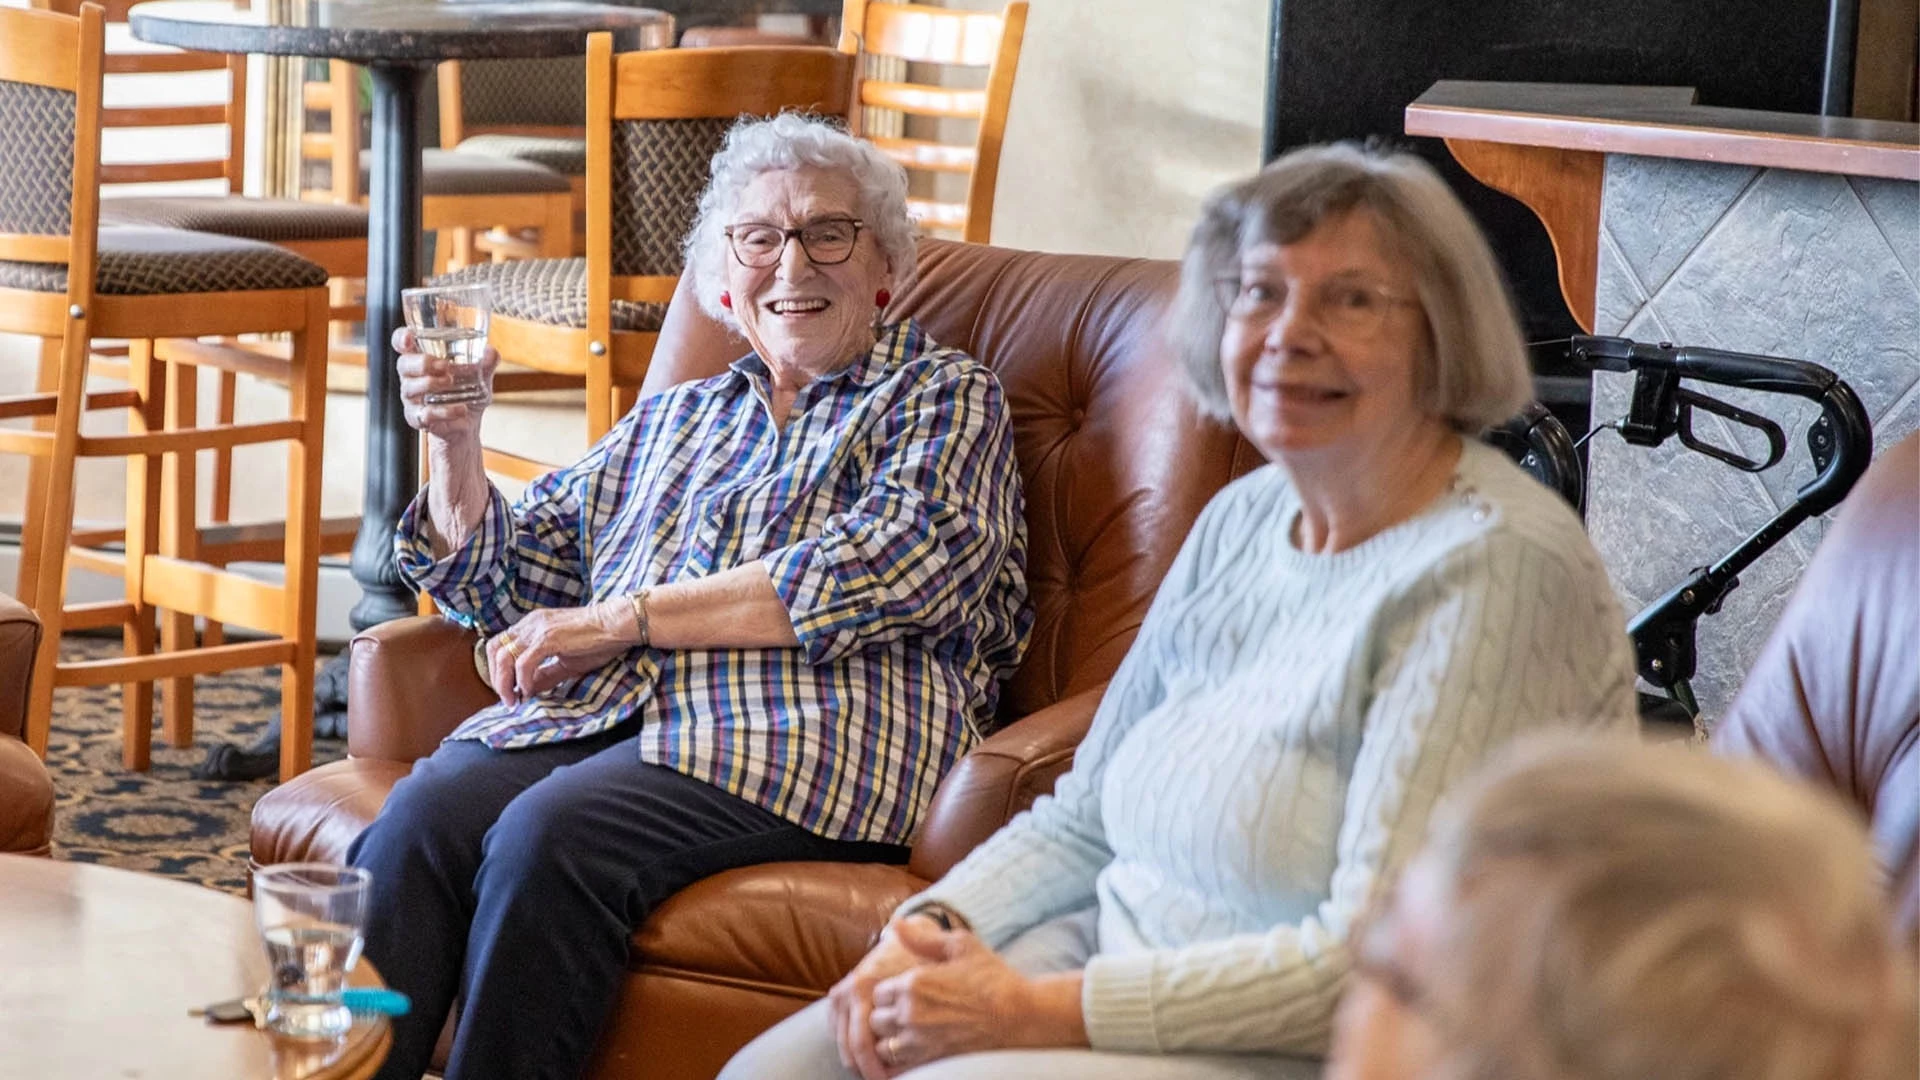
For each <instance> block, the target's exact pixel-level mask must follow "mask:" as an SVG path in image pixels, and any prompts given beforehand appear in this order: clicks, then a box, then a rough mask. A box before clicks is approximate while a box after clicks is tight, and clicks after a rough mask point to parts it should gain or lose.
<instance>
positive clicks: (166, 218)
mask: <svg viewBox="0 0 1920 1080" xmlns="http://www.w3.org/2000/svg"><path fill="white" fill-rule="evenodd" d="M100 223H101V224H102V225H150V226H155V227H158V228H164V229H191V230H193V231H194V232H203V233H214V234H215V235H218V236H239V237H244V238H246V239H248V240H262V241H265V242H267V243H269V244H294V243H299V242H301V241H303V240H365V239H366V238H367V209H366V207H364V206H347V205H344V204H340V203H318V202H307V201H305V200H303V199H253V198H248V197H246V196H242V195H158V196H154V197H152V198H143V199H101V200H100Z"/></svg>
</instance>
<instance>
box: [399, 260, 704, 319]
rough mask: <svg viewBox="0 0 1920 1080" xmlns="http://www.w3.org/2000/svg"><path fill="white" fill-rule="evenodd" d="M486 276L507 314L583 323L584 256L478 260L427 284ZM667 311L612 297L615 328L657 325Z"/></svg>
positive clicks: (496, 305) (497, 309) (497, 310)
mask: <svg viewBox="0 0 1920 1080" xmlns="http://www.w3.org/2000/svg"><path fill="white" fill-rule="evenodd" d="M478 281H484V282H487V283H489V284H491V285H492V286H493V311H494V314H496V315H504V316H506V317H507V318H510V319H525V320H526V321H528V322H536V323H540V324H542V325H545V326H571V327H575V328H579V329H584V328H585V327H586V325H587V260H585V259H522V260H519V261H516V262H504V263H482V264H480V265H478V266H469V267H466V268H464V269H461V270H455V271H454V272H453V273H451V274H442V275H441V276H439V277H436V278H433V279H432V280H431V281H429V282H428V284H430V285H466V284H471V283H473V282H478ZM666 316H667V305H665V304H637V303H634V302H633V301H630V300H615V301H614V302H613V328H614V329H615V330H625V331H632V332H641V333H644V332H651V331H654V330H658V329H660V324H661V321H662V320H664V319H665V318H666Z"/></svg>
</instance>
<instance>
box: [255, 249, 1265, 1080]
mask: <svg viewBox="0 0 1920 1080" xmlns="http://www.w3.org/2000/svg"><path fill="white" fill-rule="evenodd" d="M919 270H920V276H919V280H918V282H917V283H916V284H915V285H914V286H913V287H912V288H911V289H910V290H908V291H907V292H906V294H905V295H903V296H902V297H900V298H899V300H898V301H897V302H896V303H895V305H894V308H893V314H894V315H896V316H898V315H902V314H905V315H911V316H913V317H914V318H916V319H918V320H920V322H921V323H922V324H923V325H925V326H926V327H927V329H928V330H929V332H930V333H931V334H932V335H933V337H934V339H935V340H937V341H941V342H944V343H947V344H951V345H956V346H959V347H962V348H965V349H967V350H968V351H970V352H972V353H973V354H974V355H975V356H977V357H980V358H981V359H982V360H984V361H985V362H987V363H988V364H990V365H991V366H992V367H993V368H994V370H995V371H996V372H997V373H998V374H999V377H1000V379H1001V381H1002V383H1003V384H1004V385H1005V386H1006V389H1007V394H1008V400H1009V401H1010V402H1011V405H1012V409H1013V413H1014V433H1015V440H1016V444H1017V452H1018V455H1019V459H1020V465H1021V473H1022V476H1023V478H1024V480H1025V486H1026V499H1027V522H1028V527H1029V533H1030V535H1029V544H1030V565H1029V568H1028V577H1029V583H1030V585H1031V588H1032V593H1033V602H1034V607H1035V612H1036V616H1037V618H1036V622H1035V626H1034V631H1033V640H1032V644H1031V646H1030V648H1029V651H1028V653H1027V657H1026V661H1025V663H1024V664H1023V665H1022V666H1021V668H1020V670H1019V672H1018V673H1017V674H1016V675H1015V677H1014V679H1013V681H1012V683H1011V685H1010V686H1009V687H1008V688H1007V691H1006V693H1004V694H1003V695H1002V698H1001V703H1002V714H1003V715H1002V720H1003V722H1004V725H1005V726H1003V727H1002V728H1001V729H1000V730H998V731H997V732H996V733H995V734H993V735H992V736H991V737H989V738H988V739H987V740H986V741H985V742H984V743H983V744H982V745H981V746H979V747H977V748H976V749H975V750H974V752H973V753H972V754H970V755H968V756H967V757H966V758H965V759H964V760H963V761H961V763H960V764H959V765H958V766H957V767H956V768H955V770H954V771H953V772H952V773H951V774H949V775H948V777H947V778H946V780H945V782H944V783H942V785H941V786H940V789H939V792H938V794H937V795H936V796H935V799H934V803H933V805H932V807H931V809H930V810H929V812H928V814H927V817H926V819H925V820H924V821H922V822H921V828H920V832H919V835H918V837H917V839H916V842H915V844H914V848H913V858H912V861H911V862H910V863H909V864H908V865H907V866H906V867H891V866H855V865H838V864H819V863H811V864H775V865H769V866H762V867H756V868H750V869H746V870H739V871H734V872H731V873H726V874H721V875H718V876H716V877H713V878H710V879H708V880H706V881H703V882H700V883H698V884H696V885H694V886H693V887H691V888H689V889H687V890H686V891H684V892H682V893H680V894H679V895H678V896H675V897H674V898H673V899H671V900H670V901H668V902H667V903H666V904H664V905H662V906H661V908H660V909H659V910H658V911H657V912H656V913H655V914H654V916H653V918H652V919H651V920H650V921H649V922H648V923H647V924H646V925H645V926H642V927H641V928H640V929H639V930H638V931H637V932H635V934H634V936H633V949H632V955H631V959H630V975H629V978H628V981H627V984H626V986H625V988H624V990H623V993H622V998H621V1000H620V1003H619V1004H618V1006H617V1007H616V1009H615V1013H614V1016H613V1017H612V1019H611V1021H610V1023H609V1025H608V1029H607V1032H606V1034H605V1036H604V1038H603V1040H602V1043H601V1047H600V1050H599V1052H598V1055H597V1059H596V1062H595V1065H594V1068H593V1069H592V1071H591V1075H593V1076H596V1077H600V1076H604V1077H613V1076H619V1077H622V1078H628V1080H661V1078H674V1080H680V1078H694V1077H711V1076H712V1075H713V1074H714V1073H715V1072H716V1071H718V1069H719V1067H720V1066H721V1065H722V1064H724V1063H725V1062H726V1060H727V1058H729V1057H730V1056H732V1054H733V1052H734V1051H735V1050H736V1049H738V1048H739V1047H740V1046H742V1045H744V1044H745V1043H746V1042H747V1040H749V1039H751V1038H752V1037H753V1036H754V1035H755V1034H757V1033H759V1032H760V1031H762V1030H764V1029H765V1028H766V1027H768V1026H770V1025H771V1024H773V1023H774V1022H775V1021H777V1020H779V1019H781V1018H782V1017H785V1016H787V1015H788V1014H790V1013H792V1012H794V1011H795V1010H797V1009H799V1008H800V1007H801V1006H802V1005H804V1004H806V1003H807V1002H808V1001H811V1000H813V999H815V998H817V997H819V996H820V995H821V994H822V993H824V992H825V991H826V990H827V989H828V988H829V987H830V986H832V985H833V983H834V982H835V981H836V980H837V979H839V977H840V976H841V975H842V974H844V973H845V972H846V971H847V970H848V969H849V968H850V967H851V966H852V965H853V964H854V963H855V962H856V961H857V960H858V959H859V957H860V956H861V955H862V954H863V953H864V952H865V951H866V949H867V948H868V946H869V945H870V943H871V942H872V940H873V938H874V936H875V934H876V933H877V932H878V931H879V929H880V928H881V926H882V925H883V924H884V922H885V919H886V916H887V914H888V913H889V912H890V911H891V910H892V909H893V907H894V906H895V905H897V904H898V903H899V902H900V901H902V900H903V899H905V898H906V897H907V896H909V895H911V894H912V893H913V892H915V891H917V890H918V889H919V888H920V887H921V886H922V885H923V884H924V883H925V882H926V881H927V880H928V879H931V878H934V877H937V876H939V875H940V874H941V873H943V872H945V870H946V869H947V868H948V867H950V866H952V865H953V864H954V863H955V862H956V861H958V860H959V858H960V857H961V856H962V855H964V854H965V853H966V852H967V851H969V850H971V849H972V848H973V847H974V846H975V845H976V844H978V843H979V842H980V841H981V840H982V839H984V838H985V837H986V836H988V835H989V834H990V833H992V832H993V831H994V830H995V829H997V828H998V827H999V826H1000V825H1001V824H1003V823H1004V822H1005V821H1006V820H1007V819H1008V818H1009V817H1011V816H1012V815H1013V814H1014V813H1016V812H1018V811H1019V810H1021V809H1023V808H1025V807H1026V806H1027V805H1028V804H1029V803H1031V802H1032V801H1033V799H1034V798H1035V797H1036V796H1037V795H1039V794H1041V793H1044V792H1046V791H1047V790H1050V789H1051V787H1052V785H1053V781H1054V779H1055V778H1056V777H1057V776H1058V775H1059V774H1060V773H1062V772H1063V771H1065V769H1066V767H1067V766H1068V765H1069V764H1070V763H1071V761H1072V756H1073V750H1074V747H1075V746H1076V745H1077V744H1078V742H1079V740H1080V738H1081V736H1082V735H1083V734H1085V732H1086V729H1087V725H1088V723H1089V721H1090V720H1091V719H1092V715H1093V710H1094V707H1095V705H1096V704H1097V702H1098V700H1099V696H1100V692H1101V690H1102V688H1103V686H1104V685H1105V682H1106V680H1107V679H1108V678H1109V677H1110V676H1111V675H1112V673H1113V671H1114V669H1115V668H1116V667H1117V666H1118V664H1119V662H1120V659H1121V657H1122V656H1123V655H1124V654H1125V652H1126V650H1127V647H1128V646H1129V645H1130V644H1131V642H1132V641H1133V637H1134V633H1135V632H1136V631H1137V629H1138V628H1139V625H1140V621H1141V619H1142V617H1143V616H1144V615H1145V613H1146V609H1147V604H1148V602H1149V601H1150V600H1151V599H1152V597H1153V593H1154V590H1155V589H1156V588H1157V587H1158V585H1159V583H1160V579H1161V577H1162V576H1163V575H1164V574H1165V572H1166V569H1167V566H1168V565H1169V564H1170V563H1171V561H1172V559H1173V556H1174V554H1175V553H1176V552H1177V550H1178V549H1179V545H1180V543H1181V540H1182V539H1183V538H1184V537H1185V535H1186V532H1187V529H1188V527H1189V526H1190V525H1191V524H1192V522H1193V519H1194V517H1195V516H1196V515H1197V514H1198V513H1199V511H1200V508H1201V507H1202V506H1203V505H1204V504H1205V503H1206V501H1207V500H1208V499H1209V498H1210V497H1211V496H1212V495H1213V494H1214V492H1215V491H1217V490H1218V489H1219V488H1220V487H1221V486H1222V485H1224V484H1225V483H1226V482H1227V481H1228V480H1229V479H1230V478H1231V477H1233V476H1234V475H1236V474H1238V473H1239V472H1241V471H1244V470H1245V469H1246V468H1248V467H1250V466H1252V465H1253V464H1256V463H1257V458H1256V456H1255V455H1254V452H1253V450H1252V449H1251V448H1250V447H1248V446H1247V445H1246V444H1245V443H1243V442H1241V441H1240V440H1239V438H1238V436H1237V435H1236V434H1235V433H1234V432H1233V431H1232V430H1231V429H1229V428H1225V427H1222V426H1220V425H1216V424H1211V423H1207V422H1205V421H1203V420H1201V419H1200V418H1199V417H1198V416H1197V415H1196V413H1195V412H1194V411H1193V409H1192V407H1191V406H1190V404H1189V403H1188V401H1187V398H1186V396H1185V394H1184V392H1183V386H1182V383H1181V379H1182V376H1181V374H1180V372H1179V371H1178V369H1177V368H1176V366H1175V362H1174V361H1173V359H1172V357H1171V354H1170V353H1169V351H1168V350H1167V349H1166V347H1165V346H1164V345H1163V343H1162V340H1161V335H1160V321H1161V318H1162V315H1163V313H1164V311H1165V309H1166V307H1167V305H1168V302H1169V301H1170V299H1171V297H1172V294H1173V290H1174V288H1175V284H1176V280H1177V276H1178V268H1177V266H1176V265H1175V264H1173V263H1169V262H1152V261H1143V260H1123V259H1114V258H1099V257H1091V256H1066V255H1042V254H1034V253H1030V252H1017V251H1010V250H1005V249H999V248H992V247H984V246H979V245H968V244H955V243H946V242H939V241H927V242H924V243H923V244H922V248H921V256H920V263H919ZM688 307H689V305H686V304H675V305H674V311H673V313H672V314H670V315H669V326H668V328H667V330H666V332H664V333H663V336H662V342H661V347H660V349H659V350H658V352H657V353H656V359H655V362H654V369H653V370H652V371H651V372H649V374H648V388H649V389H657V388H659V387H663V386H667V385H672V384H674V383H677V382H680V381H683V380H686V379H691V378H699V377H703V376H706V375H710V374H714V373H716V372H718V371H720V370H721V369H722V368H723V367H724V365H725V364H726V363H727V362H729V361H731V360H732V359H733V358H734V357H736V356H738V355H739V354H740V353H742V352H744V351H745V349H744V346H743V345H741V344H740V343H739V342H737V341H734V340H732V339H729V338H727V337H726V336H725V335H724V333H723V332H721V331H719V329H718V328H717V327H715V326H714V325H713V324H712V323H710V322H708V321H707V320H705V319H704V318H700V317H697V316H690V314H689V312H688V311H687V310H686V309H687V308H688ZM470 647H471V638H470V637H469V636H468V635H467V634H466V633H465V632H463V631H461V630H460V629H459V628H458V627H456V626H454V625H453V624H451V623H449V622H446V621H444V620H438V619H408V620H402V621H399V622H395V623H389V624H387V625H385V626H382V627H378V628H376V629H374V630H371V631H369V632H367V633H365V634H362V635H360V636H359V637H358V638H356V639H355V640H354V643H353V655H352V665H351V682H350V686H349V699H350V701H351V705H350V707H349V720H348V725H347V726H348V749H349V752H350V754H351V757H350V758H349V759H348V760H346V761H342V762H337V763H334V764H332V765H327V766H324V767H322V768H318V769H315V770H313V771H311V772H308V773H306V774H304V775H302V776H300V777H297V778H296V779H294V780H293V781H292V782H290V783H288V784H285V785H283V786H281V787H280V788H278V789H276V790H274V791H272V792H270V793H269V794H268V795H267V796H266V797H264V798H262V799H261V800H260V802H259V804H258V805H257V806H256V807H255V809H254V814H253V843H252V847H253V857H254V859H255V861H256V863H259V864H265V863H270V862H280V861H287V860H293V859H304V858H320V859H335V860H337V859H340V858H342V857H343V856H344V854H345V852H346V849H347V845H348V844H349V843H350V842H351V841H352V839H353V837H354V836H355V835H356V834H357V833H358V832H359V831H360V829H361V828H363V827H364V826H365V825H366V823H367V822H369V821H370V820H372V818H373V816H374V814H375V813H376V812H377V811H378V810H379V808H380V805H381V803H382V802H383V801H384V800H385V799H386V796H387V793H388V791H389V790H390V789H391V788H392V786H393V784H394V782H395V781H396V780H398V779H399V778H400V777H402V776H404V775H406V773H407V771H408V769H409V768H410V763H411V762H412V761H413V760H415V759H416V758H418V757H420V756H422V755H425V754H427V753H430V752H431V751H432V750H433V748H434V746H435V745H436V744H437V743H438V741H439V740H440V739H441V738H442V737H443V736H444V735H445V734H446V733H447V732H448V731H450V730H451V729H452V728H453V727H454V725H455V724H457V723H458V722H459V721H460V720H461V719H463V718H464V717H466V716H467V715H468V714H469V713H471V712H472V711H474V710H475V709H477V708H478V707H480V706H481V705H482V704H484V703H486V702H487V701H489V700H490V699H491V694H490V692H489V691H488V690H487V689H486V688H485V687H484V686H483V685H482V684H481V683H480V681H479V680H478V678H477V677H476V676H475V674H474V671H473V665H472V662H471V659H470Z"/></svg>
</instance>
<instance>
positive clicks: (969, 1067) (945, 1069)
mask: <svg viewBox="0 0 1920 1080" xmlns="http://www.w3.org/2000/svg"><path fill="white" fill-rule="evenodd" d="M1094 941H1095V935H1094V913H1093V911H1092V909H1088V910H1086V911H1083V912H1079V913H1077V914H1074V915H1068V916H1064V917H1062V918H1059V919H1055V920H1053V921H1052V922H1046V923H1041V924H1040V925H1039V926H1036V927H1034V928H1033V929H1031V930H1029V931H1027V932H1026V933H1024V934H1022V935H1020V936H1019V937H1017V938H1015V939H1014V940H1013V941H1011V942H1009V943H1008V944H1007V947H1006V948H1005V949H1002V950H1001V955H1002V956H1004V957H1006V960H1007V962H1008V963H1010V964H1012V965H1013V966H1014V967H1016V968H1018V969H1020V970H1021V971H1024V972H1026V973H1027V974H1029V975H1042V974H1045V973H1047V972H1052V971H1073V970H1076V969H1078V968H1082V967H1085V966H1086V963H1087V958H1088V957H1090V956H1092V955H1093V952H1094ZM1319 1075H1320V1063H1319V1062H1318V1061H1311V1060H1307V1059H1305V1058H1283V1057H1253V1056H1241V1055H1233V1054H1163V1055H1153V1054H1113V1053H1106V1052H1104V1051H1099V1050H995V1051H991V1052H988V1053H983V1054H963V1055H961V1056H959V1057H951V1058H947V1059H946V1060H944V1061H936V1062H934V1063H932V1064H930V1065H923V1066H921V1067H920V1068H918V1069H914V1070H912V1071H910V1072H906V1073H903V1074H901V1075H900V1077H898V1078H897V1080H1021V1078H1024V1077H1033V1078H1036V1080H1317V1078H1318V1077H1319ZM720 1080H858V1077H856V1076H855V1075H854V1074H853V1073H851V1072H849V1071H847V1069H846V1068H845V1067H844V1066H842V1065H841V1064H840V1052H839V1050H838V1048H837V1047H836V1046H835V1044H834V1039H833V1033H832V1032H831V1031H830V1030H828V1027H827V1003H826V1002H825V1001H816V1002H814V1003H813V1004H812V1005H809V1006H807V1007H806V1008H805V1009H802V1010H801V1011H800V1012H798V1013H796V1014H794V1015H793V1016H790V1017H788V1018H787V1019H786V1020H783V1021H781V1022H780V1023H779V1024H778V1025H776V1026H775V1027H773V1028H772V1029H771V1030H769V1031H767V1032H766V1033H765V1034H763V1035H761V1036H760V1037H759V1038H757V1039H755V1040H754V1041H753V1042H751V1043H749V1044H747V1046H746V1048H745V1049H743V1050H741V1051H740V1053H739V1054H737V1055H735V1056H734V1059H733V1060H732V1061H731V1062H728V1063H727V1067H726V1069H725V1070H723V1071H722V1072H721V1074H720Z"/></svg>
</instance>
